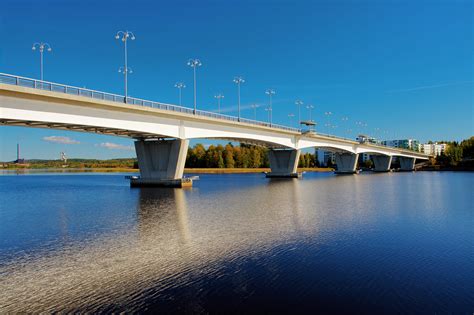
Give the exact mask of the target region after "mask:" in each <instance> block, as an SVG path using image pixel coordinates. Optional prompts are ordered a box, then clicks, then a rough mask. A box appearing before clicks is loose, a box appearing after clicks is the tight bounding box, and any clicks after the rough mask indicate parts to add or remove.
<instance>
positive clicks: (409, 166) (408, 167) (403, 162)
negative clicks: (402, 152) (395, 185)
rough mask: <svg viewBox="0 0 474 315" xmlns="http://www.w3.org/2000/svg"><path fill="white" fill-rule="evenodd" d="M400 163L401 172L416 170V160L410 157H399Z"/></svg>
mask: <svg viewBox="0 0 474 315" xmlns="http://www.w3.org/2000/svg"><path fill="white" fill-rule="evenodd" d="M398 160H399V161H400V170H402V171H413V170H414V169H415V160H416V159H415V158H409V157H401V156H400V157H398Z"/></svg>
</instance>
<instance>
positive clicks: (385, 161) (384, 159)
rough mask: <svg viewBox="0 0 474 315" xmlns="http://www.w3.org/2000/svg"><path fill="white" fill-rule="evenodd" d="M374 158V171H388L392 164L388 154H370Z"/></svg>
mask: <svg viewBox="0 0 474 315" xmlns="http://www.w3.org/2000/svg"><path fill="white" fill-rule="evenodd" d="M371 156H372V159H373V160H374V171H375V172H389V171H390V165H391V164H392V157H391V156H389V155H375V154H374V155H371Z"/></svg>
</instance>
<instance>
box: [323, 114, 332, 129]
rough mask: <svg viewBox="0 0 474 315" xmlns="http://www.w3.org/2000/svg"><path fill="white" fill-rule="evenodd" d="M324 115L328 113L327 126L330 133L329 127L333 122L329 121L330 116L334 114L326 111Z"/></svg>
mask: <svg viewBox="0 0 474 315" xmlns="http://www.w3.org/2000/svg"><path fill="white" fill-rule="evenodd" d="M324 115H326V121H327V122H326V127H327V132H328V133H329V127H330V126H331V124H330V123H329V118H330V116H331V115H332V112H324Z"/></svg>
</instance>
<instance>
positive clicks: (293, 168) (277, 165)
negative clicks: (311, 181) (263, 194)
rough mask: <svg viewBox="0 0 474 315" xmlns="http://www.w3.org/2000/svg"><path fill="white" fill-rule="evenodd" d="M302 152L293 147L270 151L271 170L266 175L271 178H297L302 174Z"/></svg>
mask: <svg viewBox="0 0 474 315" xmlns="http://www.w3.org/2000/svg"><path fill="white" fill-rule="evenodd" d="M300 154H301V150H293V149H289V150H288V149H283V150H270V151H268V157H269V159H270V168H271V172H270V173H267V174H266V176H267V177H269V178H297V177H299V176H301V174H298V162H299V159H300Z"/></svg>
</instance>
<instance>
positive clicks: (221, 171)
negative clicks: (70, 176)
mask: <svg viewBox="0 0 474 315" xmlns="http://www.w3.org/2000/svg"><path fill="white" fill-rule="evenodd" d="M332 171H334V169H332V168H325V167H314V168H309V167H305V168H298V172H332ZM0 172H3V173H13V172H16V173H35V172H38V173H39V172H45V173H138V172H139V169H136V168H135V169H134V168H4V169H0ZM264 172H270V168H185V169H184V173H185V174H246V173H248V174H250V173H264Z"/></svg>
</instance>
